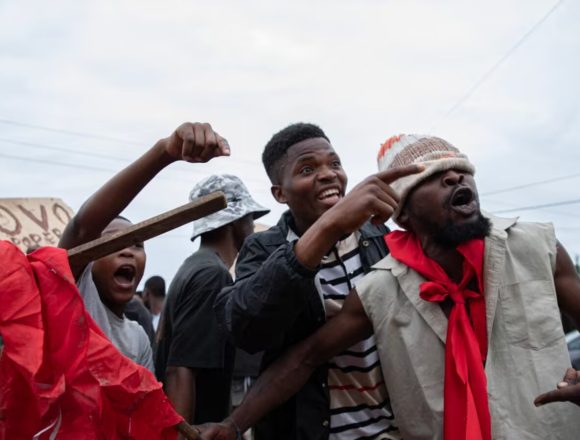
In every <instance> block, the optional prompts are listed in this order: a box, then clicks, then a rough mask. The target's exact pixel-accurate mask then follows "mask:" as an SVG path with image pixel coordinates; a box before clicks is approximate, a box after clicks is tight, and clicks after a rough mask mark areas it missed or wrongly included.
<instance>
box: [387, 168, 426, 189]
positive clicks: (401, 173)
mask: <svg viewBox="0 0 580 440" xmlns="http://www.w3.org/2000/svg"><path fill="white" fill-rule="evenodd" d="M424 169H425V165H423V164H413V165H407V166H404V167H395V168H389V169H387V170H384V171H380V172H378V173H377V177H378V178H379V179H381V180H382V181H383V182H385V183H387V184H388V183H392V182H394V181H395V180H397V179H400V178H401V177H405V176H410V175H411V174H417V173H420V172H421V171H423V170H424Z"/></svg>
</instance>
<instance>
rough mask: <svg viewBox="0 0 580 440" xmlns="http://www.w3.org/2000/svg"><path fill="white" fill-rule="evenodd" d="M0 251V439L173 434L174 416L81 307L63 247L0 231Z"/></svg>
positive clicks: (148, 378) (145, 375)
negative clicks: (27, 246)
mask: <svg viewBox="0 0 580 440" xmlns="http://www.w3.org/2000/svg"><path fill="white" fill-rule="evenodd" d="M0 261H1V263H0V304H1V307H0V334H1V335H2V337H3V340H4V353H3V354H2V357H1V358H0V439H11V440H19V439H31V438H34V439H38V440H41V439H49V438H51V439H52V438H55V433H58V434H57V436H56V437H57V438H59V439H64V440H68V439H78V438H83V439H95V440H96V439H127V438H135V439H164V440H165V439H173V438H176V435H177V431H176V430H175V425H177V424H178V423H180V422H182V421H183V418H182V417H181V416H180V415H178V414H177V413H176V412H175V410H174V409H173V407H172V406H171V403H170V402H169V401H168V399H167V397H166V396H165V394H164V393H163V390H162V389H161V384H160V383H159V382H157V380H156V379H155V377H154V376H153V374H152V373H151V372H150V371H149V370H147V369H146V368H144V367H141V366H139V365H137V364H135V363H134V362H133V361H131V360H130V359H129V358H127V357H125V356H124V355H123V354H122V353H121V352H119V350H117V348H115V347H114V346H113V344H112V343H111V342H110V341H109V340H108V339H107V337H106V336H105V335H104V334H103V332H102V331H101V330H100V328H99V327H98V326H97V324H96V323H95V322H94V321H93V319H92V318H91V317H90V316H89V314H88V313H87V311H86V310H85V308H84V304H83V300H82V298H81V296H80V295H79V293H78V291H77V288H76V285H75V283H74V279H73V276H72V274H71V271H70V268H69V265H68V258H67V254H66V251H65V250H63V249H57V248H48V247H47V248H41V249H39V250H37V251H35V252H34V253H32V254H31V255H29V256H28V257H27V256H25V255H24V254H23V253H22V252H21V251H20V250H19V249H18V248H16V247H15V246H14V245H12V244H11V243H9V242H5V241H0ZM51 435H52V436H53V437H51Z"/></svg>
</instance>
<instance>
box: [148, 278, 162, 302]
mask: <svg viewBox="0 0 580 440" xmlns="http://www.w3.org/2000/svg"><path fill="white" fill-rule="evenodd" d="M145 289H148V290H149V291H150V292H151V293H152V294H153V296H156V297H158V298H161V297H164V296H165V280H164V279H163V278H162V277H160V276H159V275H153V276H152V277H150V278H148V279H147V281H145Z"/></svg>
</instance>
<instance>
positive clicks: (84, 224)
mask: <svg viewBox="0 0 580 440" xmlns="http://www.w3.org/2000/svg"><path fill="white" fill-rule="evenodd" d="M229 154H230V149H229V145H228V143H227V141H226V140H225V139H224V138H222V137H221V136H220V135H219V134H217V133H216V132H215V131H213V129H212V128H211V126H210V125H209V124H200V123H189V122H187V123H184V124H182V125H180V126H179V127H178V128H177V129H176V130H175V131H174V132H173V133H172V134H171V135H170V136H169V137H167V138H164V139H161V140H159V141H158V142H157V143H156V144H155V145H154V146H153V147H152V148H150V149H149V150H148V151H147V152H146V153H145V154H143V155H142V156H141V157H140V158H138V159H137V160H136V161H135V162H133V163H132V164H130V165H129V166H127V167H126V168H125V169H123V170H121V171H120V172H119V173H117V174H116V175H115V176H114V177H113V178H111V179H110V180H109V181H108V182H107V183H105V184H104V185H103V186H102V187H101V188H99V189H98V190H97V192H95V193H94V194H93V195H92V196H91V197H89V199H88V200H87V201H86V202H85V203H84V204H83V205H82V206H81V208H80V209H79V211H78V213H77V214H76V215H75V216H74V217H73V219H72V220H71V221H70V222H69V224H68V225H67V226H66V228H65V230H64V232H63V234H62V237H61V239H60V241H59V247H62V248H65V249H70V248H73V247H75V246H78V245H80V244H83V243H86V242H87V241H90V240H93V239H95V238H98V237H99V236H100V234H101V232H102V231H103V229H104V228H105V227H106V226H107V225H108V224H109V223H110V222H111V221H112V220H113V219H114V218H115V217H116V216H117V215H119V214H120V213H121V212H122V211H123V210H124V209H125V208H126V207H127V205H128V204H129V203H130V202H131V201H132V200H133V199H134V198H135V196H136V195H137V194H139V192H140V191H141V190H142V189H143V187H145V185H147V183H149V182H150V181H151V180H152V179H153V177H155V176H156V175H157V173H159V172H160V171H161V170H162V169H163V168H165V167H166V166H167V165H169V164H171V163H173V162H175V161H177V160H185V161H188V162H207V161H208V160H210V159H212V158H213V157H217V156H228V155H229ZM88 263H89V262H88V261H86V262H79V264H77V265H76V267H72V268H71V269H72V271H73V274H74V275H75V277H77V276H79V275H80V273H81V272H82V270H83V268H84V267H85V266H86V264H88Z"/></svg>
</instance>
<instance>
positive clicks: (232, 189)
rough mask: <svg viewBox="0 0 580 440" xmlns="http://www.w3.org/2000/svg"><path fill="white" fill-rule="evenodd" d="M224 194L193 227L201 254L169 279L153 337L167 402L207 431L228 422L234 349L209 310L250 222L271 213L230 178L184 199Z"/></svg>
mask: <svg viewBox="0 0 580 440" xmlns="http://www.w3.org/2000/svg"><path fill="white" fill-rule="evenodd" d="M215 191H222V192H223V193H224V194H225V196H226V199H227V203H228V206H227V208H225V209H223V210H221V211H218V212H216V213H214V214H211V215H209V216H207V217H204V218H201V219H199V220H196V221H194V222H193V235H192V238H191V239H192V240H195V239H196V238H198V237H200V240H201V241H200V247H199V250H198V251H197V252H194V253H193V254H192V255H191V256H189V257H188V258H187V259H186V260H185V261H184V262H183V264H182V265H181V267H180V268H179V270H178V271H177V273H176V275H175V277H174V278H173V280H172V282H171V285H170V287H169V292H168V295H167V303H166V306H165V308H164V310H163V316H162V319H161V327H160V329H159V332H158V334H157V340H158V349H157V356H156V371H157V376H158V378H159V380H161V381H162V382H163V383H164V384H165V391H166V393H167V396H168V397H169V398H170V400H171V401H172V402H173V404H174V407H175V409H176V410H177V412H179V413H180V414H181V415H182V416H183V417H184V419H185V420H186V421H188V422H195V423H205V422H210V421H219V420H222V419H223V418H224V417H226V416H227V415H228V414H229V410H230V390H231V378H232V370H233V365H234V348H233V346H232V345H231V343H230V342H229V341H228V338H227V335H226V334H225V333H223V332H222V331H221V329H220V328H219V327H218V323H217V320H216V317H215V314H214V313H213V309H212V307H213V302H214V299H215V297H216V295H217V294H218V292H219V291H220V290H221V289H222V288H223V287H224V286H227V285H230V284H231V283H232V277H231V275H230V272H229V268H230V266H231V265H232V264H233V263H234V260H235V258H236V256H237V254H238V251H239V249H240V247H241V246H242V243H243V242H244V240H245V239H246V237H247V236H248V235H249V234H251V233H252V232H253V231H254V219H257V218H259V217H261V216H263V215H265V214H267V213H268V212H269V210H268V209H266V208H264V207H263V206H261V205H259V204H258V203H256V202H255V201H254V199H253V198H252V197H251V195H250V193H249V192H248V190H247V188H246V187H245V185H244V184H243V182H242V181H241V180H240V179H239V178H238V177H236V176H232V175H228V174H226V175H220V176H211V177H209V178H207V179H205V180H203V181H201V182H199V183H198V184H197V185H195V186H194V188H193V189H192V191H191V193H190V199H194V198H196V197H201V196H204V195H206V194H209V193H212V192H215Z"/></svg>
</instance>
